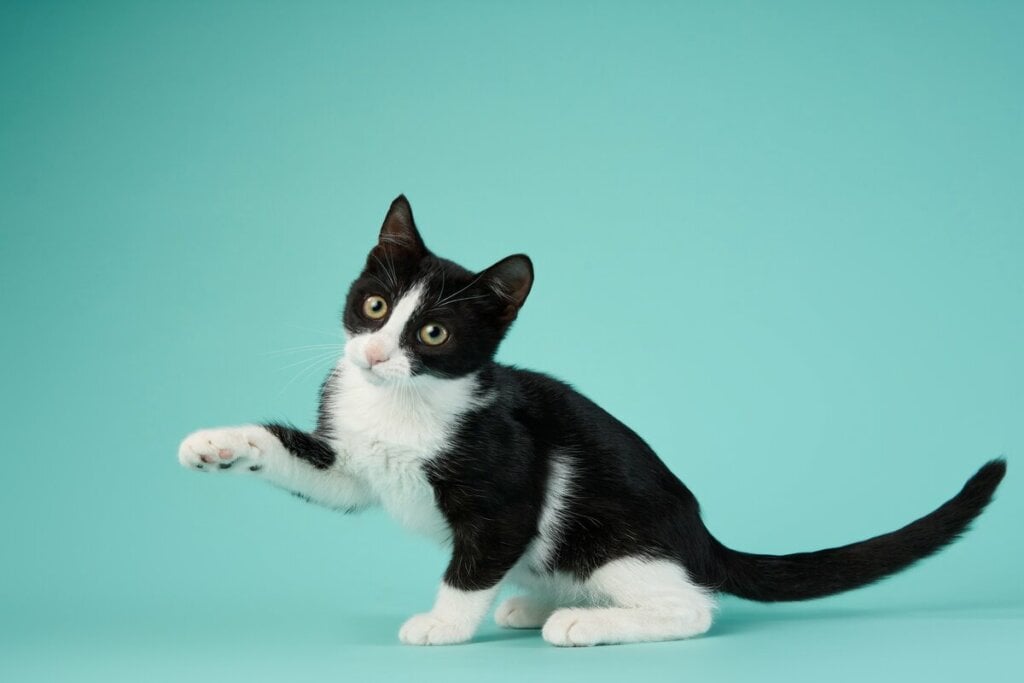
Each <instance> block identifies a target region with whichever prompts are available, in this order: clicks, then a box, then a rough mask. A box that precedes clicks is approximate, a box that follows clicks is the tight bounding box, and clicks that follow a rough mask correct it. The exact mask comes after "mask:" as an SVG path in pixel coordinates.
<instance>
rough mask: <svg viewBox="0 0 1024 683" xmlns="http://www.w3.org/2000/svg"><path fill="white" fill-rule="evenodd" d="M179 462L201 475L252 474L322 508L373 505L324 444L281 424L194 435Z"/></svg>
mask: <svg viewBox="0 0 1024 683" xmlns="http://www.w3.org/2000/svg"><path fill="white" fill-rule="evenodd" d="M178 461H179V462H180V463H181V464H182V465H183V466H184V467H188V468H190V469H194V470H198V471H202V472H222V471H229V472H240V473H245V474H254V475H256V476H259V477H260V478H262V479H266V480H267V481H269V482H270V483H272V484H275V485H276V486H279V487H281V488H283V489H286V490H288V491H291V492H292V493H295V494H297V495H300V496H302V497H304V498H307V499H309V500H311V501H313V502H316V503H320V504H321V505H325V506H327V507H332V508H340V509H357V508H362V507H366V506H368V505H370V504H372V503H373V502H374V500H373V497H372V495H371V494H370V492H369V490H368V489H367V487H366V486H365V485H364V484H363V483H362V482H361V481H360V480H359V479H358V478H356V477H355V476H353V475H352V474H351V473H348V472H346V471H345V470H344V469H343V468H342V464H341V463H340V462H339V457H338V454H337V453H335V451H334V449H333V448H332V447H331V446H330V444H329V443H328V442H327V441H326V440H325V439H323V438H321V437H320V436H318V435H316V434H312V433H308V432H303V431H300V430H297V429H293V428H291V427H287V426H284V425H279V424H268V425H257V424H249V425H240V426H237V427H219V428H216V429H202V430H199V431H197V432H194V433H192V434H190V435H189V436H188V437H186V438H185V440H184V441H182V442H181V446H180V447H179V448H178Z"/></svg>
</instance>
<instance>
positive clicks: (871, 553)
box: [715, 458, 1006, 602]
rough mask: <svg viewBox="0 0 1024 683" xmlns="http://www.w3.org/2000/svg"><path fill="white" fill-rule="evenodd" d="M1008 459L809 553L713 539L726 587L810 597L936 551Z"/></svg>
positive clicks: (759, 595) (960, 528) (752, 595)
mask: <svg viewBox="0 0 1024 683" xmlns="http://www.w3.org/2000/svg"><path fill="white" fill-rule="evenodd" d="M1005 474H1006V460H1004V459H1001V458H1000V459H998V460H992V461H990V462H988V463H986V464H985V465H984V466H983V467H982V468H981V469H980V470H978V472H977V473H976V474H975V475H974V476H973V477H971V478H970V479H969V480H968V481H967V483H966V484H964V487H963V489H961V490H960V493H958V494H956V495H955V496H954V497H953V498H951V499H950V500H949V501H947V502H946V503H944V504H943V505H942V506H941V507H939V508H938V509H937V510H935V511H934V512H931V513H929V514H927V515H925V516H924V517H922V518H921V519H919V520H917V521H915V522H911V523H910V524H908V525H907V526H905V527H903V528H902V529H899V530H897V531H893V532H892V533H888V534H883V535H882V536H875V537H874V538H870V539H868V540H866V541H861V542H860V543H852V544H850V545H844V546H842V547H840V548H830V549H828V550H819V551H817V552H811V553H795V554H793V555H755V554H752V553H744V552H739V551H736V550H731V549H729V548H726V547H725V546H723V545H721V544H720V543H717V541H716V542H715V543H716V550H717V551H718V555H719V562H720V567H719V569H720V571H721V574H720V575H721V576H724V584H723V585H722V586H720V589H721V590H724V591H725V592H726V593H731V594H733V595H736V596H739V597H741V598H746V599H748V600H758V601H761V602H780V601H786V600H809V599H811V598H821V597H825V596H826V595H832V594H834V593H841V592H843V591H848V590H852V589H854V588H859V587H860V586H866V585H867V584H869V583H873V582H875V581H878V580H879V579H882V578H885V577H887V576H890V575H892V574H895V573H896V572H898V571H900V570H902V569H906V568H907V567H909V566H910V565H912V564H913V563H915V562H917V561H918V560H920V559H923V558H925V557H928V556H929V555H932V554H933V553H935V552H938V551H939V550H941V549H942V548H944V547H945V546H947V545H948V544H950V543H952V542H953V541H955V540H956V539H957V538H959V536H960V535H961V534H962V533H963V532H964V531H966V530H967V527H968V526H969V525H970V523H971V522H972V521H973V520H974V519H975V518H976V517H977V516H978V515H980V514H981V512H982V510H984V509H985V506H986V505H988V504H989V501H991V500H992V494H993V493H995V490H996V487H997V486H998V485H999V482H1000V481H1002V479H1003V475H1005Z"/></svg>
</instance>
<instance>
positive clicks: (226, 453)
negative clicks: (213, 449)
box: [211, 448, 232, 462]
mask: <svg viewBox="0 0 1024 683" xmlns="http://www.w3.org/2000/svg"><path fill="white" fill-rule="evenodd" d="M217 455H219V456H220V458H221V460H230V459H231V455H232V453H231V449H230V448H221V449H220V450H218V451H217ZM211 462H212V461H211Z"/></svg>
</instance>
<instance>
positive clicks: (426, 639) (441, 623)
mask: <svg viewBox="0 0 1024 683" xmlns="http://www.w3.org/2000/svg"><path fill="white" fill-rule="evenodd" d="M472 637H473V629H472V628H471V627H470V626H467V625H466V624H458V623H454V622H451V621H446V620H444V619H440V618H438V617H436V616H434V615H433V614H431V613H429V612H428V613H426V614H417V615H416V616H414V617H411V618H410V619H409V620H408V621H406V622H405V623H404V624H403V625H402V628H401V629H400V630H399V631H398V639H399V640H401V641H402V642H403V643H405V644H406V645H454V644H455V643H464V642H466V641H467V640H469V639H470V638H472Z"/></svg>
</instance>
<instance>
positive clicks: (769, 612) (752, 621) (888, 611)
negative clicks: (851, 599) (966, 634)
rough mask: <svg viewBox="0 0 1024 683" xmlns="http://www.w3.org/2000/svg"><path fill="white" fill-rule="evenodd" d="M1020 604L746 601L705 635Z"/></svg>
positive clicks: (972, 613)
mask: <svg viewBox="0 0 1024 683" xmlns="http://www.w3.org/2000/svg"><path fill="white" fill-rule="evenodd" d="M1022 607H1024V606H1022V605H1021V604H1018V603H1013V602H1010V603H1007V602H998V603H997V602H983V603H978V602H974V603H959V604H956V603H946V604H934V603H933V604H924V605H923V604H905V603H904V604H893V605H888V606H864V607H843V606H834V607H833V606H812V605H807V606H801V605H794V604H787V605H784V606H783V605H780V606H778V608H777V609H776V608H774V607H773V606H760V605H758V606H756V607H754V606H750V605H749V604H747V603H736V604H732V605H726V606H724V607H723V608H722V610H721V612H720V613H719V615H718V618H717V619H716V620H715V623H714V625H713V626H712V627H711V631H709V632H708V634H707V635H708V637H715V636H729V635H734V634H742V633H749V632H751V631H757V630H760V629H763V628H771V627H772V625H773V624H776V625H777V624H781V623H790V624H793V623H797V622H806V623H811V622H815V621H822V622H826V621H853V620H858V619H895V618H913V619H920V618H928V617H943V618H957V619H989V618H992V617H993V615H994V614H998V613H1000V612H1002V611H1005V610H1007V609H1017V610H1019V609H1021V608H1022Z"/></svg>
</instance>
